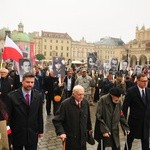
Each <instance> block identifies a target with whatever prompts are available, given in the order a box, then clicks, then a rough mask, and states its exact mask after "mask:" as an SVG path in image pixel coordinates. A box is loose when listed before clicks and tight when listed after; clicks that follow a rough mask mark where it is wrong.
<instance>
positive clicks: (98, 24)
mask: <svg viewBox="0 0 150 150" xmlns="http://www.w3.org/2000/svg"><path fill="white" fill-rule="evenodd" d="M149 7H150V0H1V1H0V28H3V27H8V28H9V29H10V30H14V29H16V30H17V29H18V24H19V22H20V21H21V22H22V23H23V25H24V32H26V33H28V32H33V31H41V30H43V31H49V32H61V33H66V32H67V33H68V34H69V35H70V36H71V37H72V38H73V40H77V41H79V40H81V39H82V37H84V38H85V40H86V41H87V42H96V41H99V39H100V38H102V37H105V36H111V37H116V38H121V39H122V40H123V41H124V42H128V41H130V40H133V39H134V38H135V29H136V26H139V28H141V27H142V26H143V25H145V27H146V29H147V28H150V9H149Z"/></svg>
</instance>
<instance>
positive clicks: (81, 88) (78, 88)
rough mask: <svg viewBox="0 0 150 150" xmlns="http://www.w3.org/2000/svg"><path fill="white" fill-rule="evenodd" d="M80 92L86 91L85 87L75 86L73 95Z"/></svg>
mask: <svg viewBox="0 0 150 150" xmlns="http://www.w3.org/2000/svg"><path fill="white" fill-rule="evenodd" d="M80 90H84V88H83V86H81V85H75V86H74V88H73V94H74V93H76V92H78V91H80Z"/></svg>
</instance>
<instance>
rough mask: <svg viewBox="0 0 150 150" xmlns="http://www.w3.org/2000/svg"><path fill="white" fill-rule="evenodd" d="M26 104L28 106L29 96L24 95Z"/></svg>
mask: <svg viewBox="0 0 150 150" xmlns="http://www.w3.org/2000/svg"><path fill="white" fill-rule="evenodd" d="M25 97H26V104H27V105H29V94H26V96H25Z"/></svg>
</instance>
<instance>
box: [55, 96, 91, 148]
mask: <svg viewBox="0 0 150 150" xmlns="http://www.w3.org/2000/svg"><path fill="white" fill-rule="evenodd" d="M53 124H54V126H55V129H56V134H57V135H61V134H64V133H65V134H66V135H67V139H66V150H86V138H87V130H91V129H92V125H91V117H90V110H89V104H88V101H87V100H85V99H84V100H83V101H82V102H81V108H80V109H79V108H78V106H77V104H76V102H75V99H74V97H72V96H71V97H70V98H68V99H66V100H64V101H63V102H62V103H61V106H60V108H59V110H58V111H57V113H56V116H55V117H54V118H53Z"/></svg>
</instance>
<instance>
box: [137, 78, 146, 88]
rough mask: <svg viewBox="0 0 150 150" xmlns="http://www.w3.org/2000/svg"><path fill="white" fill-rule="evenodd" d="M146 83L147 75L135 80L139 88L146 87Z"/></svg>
mask: <svg viewBox="0 0 150 150" xmlns="http://www.w3.org/2000/svg"><path fill="white" fill-rule="evenodd" d="M147 84H148V78H147V76H145V77H141V78H140V79H139V80H137V85H138V86H139V87H140V88H141V89H143V88H146V87H147Z"/></svg>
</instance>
